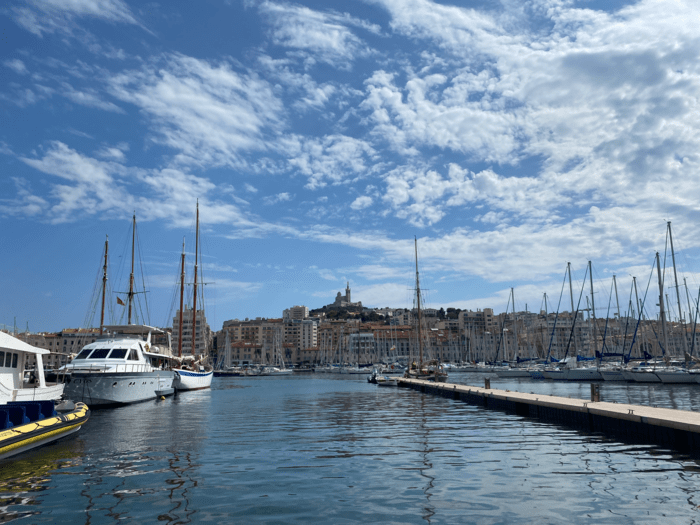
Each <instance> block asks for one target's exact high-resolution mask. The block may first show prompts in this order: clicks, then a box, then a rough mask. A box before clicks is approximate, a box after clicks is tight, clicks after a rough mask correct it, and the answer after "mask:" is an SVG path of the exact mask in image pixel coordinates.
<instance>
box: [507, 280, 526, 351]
mask: <svg viewBox="0 0 700 525" xmlns="http://www.w3.org/2000/svg"><path fill="white" fill-rule="evenodd" d="M510 296H511V298H512V299H513V339H514V340H515V346H514V348H513V361H516V362H517V360H518V357H519V356H520V349H519V348H518V314H516V313H515V289H514V288H511V289H510ZM525 309H526V310H527V306H526V307H525Z"/></svg>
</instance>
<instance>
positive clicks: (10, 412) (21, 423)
mask: <svg viewBox="0 0 700 525" xmlns="http://www.w3.org/2000/svg"><path fill="white" fill-rule="evenodd" d="M89 418H90V409H89V408H88V406H87V405H86V404H85V403H75V405H74V406H73V407H72V410H71V409H69V411H66V412H57V411H56V409H55V408H54V404H53V401H25V402H14V403H13V402H10V403H6V404H4V405H0V459H4V458H7V457H10V456H14V455H15V454H20V453H21V452H25V451H27V450H30V449H33V448H36V447H40V446H42V445H45V444H47V443H51V442H53V441H56V440H57V439H60V438H62V437H65V436H68V435H70V434H73V433H74V432H77V431H78V430H80V427H81V426H83V425H84V424H85V422H86V421H87V420H88V419H89Z"/></svg>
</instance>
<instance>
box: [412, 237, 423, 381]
mask: <svg viewBox="0 0 700 525" xmlns="http://www.w3.org/2000/svg"><path fill="white" fill-rule="evenodd" d="M413 243H414V249H415V254H416V306H417V307H418V363H419V370H420V369H421V368H422V367H423V336H422V334H421V324H422V320H421V306H420V277H419V276H418V239H417V238H416V237H414V238H413Z"/></svg>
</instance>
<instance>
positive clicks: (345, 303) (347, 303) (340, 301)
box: [323, 282, 362, 310]
mask: <svg viewBox="0 0 700 525" xmlns="http://www.w3.org/2000/svg"><path fill="white" fill-rule="evenodd" d="M323 309H324V310H340V309H346V310H352V309H360V310H362V302H361V301H360V302H357V303H353V302H352V300H351V298H350V283H349V282H348V284H347V286H346V288H345V297H343V295H342V294H341V293H340V292H338V295H336V296H335V302H333V303H332V304H327V305H326V306H324V307H323Z"/></svg>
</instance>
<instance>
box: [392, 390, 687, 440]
mask: <svg viewBox="0 0 700 525" xmlns="http://www.w3.org/2000/svg"><path fill="white" fill-rule="evenodd" d="M399 386H400V387H407V388H412V389H414V390H418V391H420V392H424V393H427V394H434V395H440V396H443V397H448V398H450V399H456V400H460V401H463V402H466V403H468V404H470V405H476V406H480V407H483V408H486V409H492V410H500V411H504V412H509V413H513V414H516V415H519V416H524V417H530V418H535V419H540V420H543V421H547V422H551V423H558V424H563V425H566V426H572V427H575V428H579V429H582V430H585V431H588V432H596V433H603V434H608V435H611V436H615V437H616V438H619V439H621V440H624V441H631V442H635V443H654V444H657V445H662V446H665V447H669V448H674V449H676V450H680V451H683V452H696V453H700V414H698V413H695V412H690V411H687V410H674V409H671V408H656V407H648V406H642V405H627V404H623V403H609V402H601V401H595V402H594V401H587V400H585V399H571V398H567V397H558V396H551V395H546V394H523V393H520V392H512V391H509V390H498V389H492V388H479V387H475V386H467V385H454V384H451V383H434V382H432V381H422V380H418V379H404V378H401V379H399Z"/></svg>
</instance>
